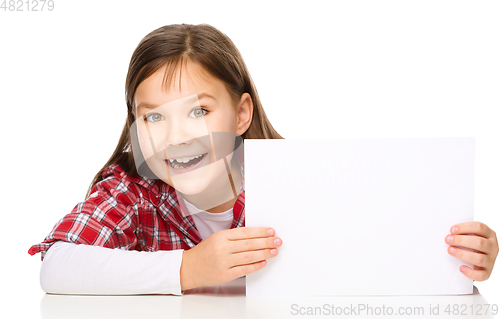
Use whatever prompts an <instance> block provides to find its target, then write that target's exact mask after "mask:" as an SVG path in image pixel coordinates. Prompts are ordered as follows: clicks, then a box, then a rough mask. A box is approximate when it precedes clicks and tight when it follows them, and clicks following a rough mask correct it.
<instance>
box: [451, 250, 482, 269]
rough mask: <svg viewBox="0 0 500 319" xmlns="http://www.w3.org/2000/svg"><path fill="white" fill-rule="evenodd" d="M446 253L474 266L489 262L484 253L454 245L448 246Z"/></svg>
mask: <svg viewBox="0 0 500 319" xmlns="http://www.w3.org/2000/svg"><path fill="white" fill-rule="evenodd" d="M448 253H449V254H450V255H452V256H455V257H457V258H458V259H461V260H463V261H465V262H468V263H469V264H473V265H475V266H479V267H485V266H487V265H488V264H489V257H488V255H486V254H482V253H474V252H471V251H467V250H464V249H461V248H458V247H455V246H450V247H449V248H448Z"/></svg>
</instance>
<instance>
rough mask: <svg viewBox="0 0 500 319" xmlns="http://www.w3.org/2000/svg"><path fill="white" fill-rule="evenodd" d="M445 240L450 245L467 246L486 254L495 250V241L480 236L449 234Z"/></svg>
mask: <svg viewBox="0 0 500 319" xmlns="http://www.w3.org/2000/svg"><path fill="white" fill-rule="evenodd" d="M445 241H446V243H447V244H448V245H453V246H461V247H467V248H470V249H475V250H477V251H479V252H483V253H485V254H488V253H492V252H493V243H492V242H491V241H490V240H488V239H487V238H484V237H480V236H467V235H453V236H452V235H448V236H446V238H445Z"/></svg>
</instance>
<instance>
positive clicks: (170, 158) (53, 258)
mask: <svg viewBox="0 0 500 319" xmlns="http://www.w3.org/2000/svg"><path fill="white" fill-rule="evenodd" d="M126 100H127V110H128V114H127V121H126V124H125V127H124V129H123V132H122V135H121V138H120V140H119V142H118V145H117V147H116V149H115V152H114V153H113V155H112V156H111V158H110V159H109V161H108V162H107V163H106V164H105V165H104V167H103V168H102V169H101V170H100V171H99V172H98V173H97V175H96V176H95V178H94V180H93V181H92V184H91V186H90V188H89V191H88V192H87V196H86V200H85V201H84V202H81V203H79V204H78V205H76V207H75V208H74V209H73V211H72V212H71V213H70V214H68V215H66V216H65V217H63V218H62V219H61V220H60V221H59V222H58V223H57V224H56V225H55V227H54V228H53V230H52V231H51V232H50V234H49V235H48V236H47V237H46V238H45V240H44V241H43V242H42V243H39V244H37V245H34V246H32V247H31V249H30V250H29V253H30V254H31V255H34V254H35V253H38V252H41V253H42V260H43V261H44V262H43V264H42V268H41V285H42V288H43V289H44V290H45V291H46V292H49V293H65V294H141V293H163V294H176V295H181V294H182V293H183V291H184V290H186V289H191V288H196V287H202V286H215V285H221V284H223V283H226V282H228V281H230V280H233V279H235V278H238V277H241V276H244V275H246V274H249V273H252V272H255V271H258V270H260V269H262V267H264V266H265V264H266V259H268V258H272V257H275V256H276V255H277V248H278V247H279V246H281V245H282V240H281V239H280V238H278V237H275V236H274V235H275V232H274V230H273V229H271V228H267V227H242V226H244V218H245V213H244V207H245V206H244V200H245V191H244V161H243V158H244V157H243V153H242V150H243V148H242V140H244V139H245V138H282V137H281V136H280V135H279V134H278V133H277V132H276V131H275V130H274V128H273V127H272V125H271V124H270V123H269V121H268V119H267V117H266V115H265V112H264V110H263V108H262V106H261V104H260V101H259V97H258V94H257V91H256V89H255V87H254V85H253V82H252V80H251V78H250V75H249V73H248V70H247V68H246V66H245V64H244V62H243V59H242V57H241V55H240V53H239V52H238V50H237V49H236V47H235V46H234V44H233V43H232V42H231V40H230V39H229V38H228V37H227V36H225V35H224V34H223V33H221V32H220V31H218V30H217V29H215V28H213V27H211V26H208V25H186V24H182V25H169V26H165V27H162V28H159V29H157V30H155V31H153V32H151V33H150V34H148V35H147V36H146V37H145V38H144V39H143V40H142V41H141V42H140V43H139V45H138V47H137V48H136V50H135V51H134V54H133V56H132V59H131V62H130V66H129V71H128V74H127V80H126ZM451 230H452V233H453V237H452V239H451V241H450V242H449V244H450V245H452V246H450V250H449V253H452V251H451V249H455V250H454V251H453V253H452V254H454V255H455V256H457V257H458V258H460V259H463V260H465V261H468V262H471V263H473V264H475V265H477V266H476V267H475V269H470V268H468V267H466V266H462V267H465V268H464V270H463V273H464V274H465V275H466V276H467V277H469V278H472V279H475V280H485V279H487V278H488V277H489V275H490V273H491V270H492V268H493V265H494V262H495V259H496V256H497V254H498V242H497V240H496V235H495V233H494V232H493V231H492V230H491V229H489V228H488V227H487V226H485V225H484V224H482V223H479V222H470V223H463V224H458V225H455V226H454V227H452V228H451ZM471 233H473V234H476V235H478V236H464V235H463V234H471ZM447 238H449V237H447ZM77 244H83V245H77ZM456 246H463V247H468V248H471V249H475V250H477V252H470V251H467V250H463V249H461V248H458V247H456ZM108 248H120V249H108Z"/></svg>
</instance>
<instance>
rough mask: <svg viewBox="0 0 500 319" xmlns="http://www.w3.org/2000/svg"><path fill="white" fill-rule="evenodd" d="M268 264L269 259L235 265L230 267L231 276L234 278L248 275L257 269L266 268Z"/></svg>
mask: <svg viewBox="0 0 500 319" xmlns="http://www.w3.org/2000/svg"><path fill="white" fill-rule="evenodd" d="M266 265H267V261H265V260H262V261H259V262H256V263H253V264H248V265H240V266H235V267H232V268H230V269H229V271H228V273H229V276H230V277H231V278H233V279H236V278H239V277H242V276H246V275H248V274H251V273H253V272H256V271H257V270H260V269H262V268H264V267H265V266H266Z"/></svg>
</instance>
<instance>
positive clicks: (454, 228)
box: [451, 226, 458, 234]
mask: <svg viewBox="0 0 500 319" xmlns="http://www.w3.org/2000/svg"><path fill="white" fill-rule="evenodd" d="M457 232H458V227H457V226H453V227H452V228H451V233H452V234H456V233H457Z"/></svg>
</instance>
